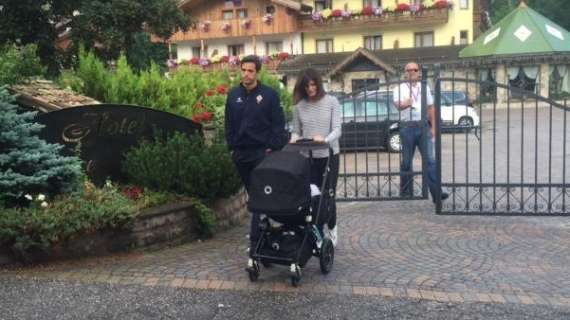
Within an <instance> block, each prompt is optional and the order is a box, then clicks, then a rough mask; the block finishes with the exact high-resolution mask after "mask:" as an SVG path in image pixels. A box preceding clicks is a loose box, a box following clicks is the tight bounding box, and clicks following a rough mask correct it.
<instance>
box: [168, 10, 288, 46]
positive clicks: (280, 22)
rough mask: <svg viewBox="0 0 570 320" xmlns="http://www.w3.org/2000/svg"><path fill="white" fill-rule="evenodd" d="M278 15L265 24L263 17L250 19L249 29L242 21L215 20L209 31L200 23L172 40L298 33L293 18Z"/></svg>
mask: <svg viewBox="0 0 570 320" xmlns="http://www.w3.org/2000/svg"><path fill="white" fill-rule="evenodd" d="M282 15H284V17H281V14H279V13H278V14H276V15H275V16H274V17H273V20H272V21H271V22H264V21H263V18H262V17H252V18H249V20H250V21H251V23H250V25H249V27H246V26H244V25H243V24H242V21H243V20H241V19H231V20H214V21H211V23H210V26H209V28H208V30H204V29H201V28H200V27H199V25H200V23H197V26H196V27H195V28H191V29H190V30H188V32H177V33H175V34H174V35H173V36H172V37H171V38H170V40H171V41H172V42H179V41H192V40H201V39H204V40H205V39H222V38H233V37H250V36H259V35H272V34H287V33H293V32H296V31H297V23H296V21H295V19H294V17H292V16H286V15H285V13H283V14H282ZM225 24H229V28H228V29H227V30H224V29H223V26H224V25H225Z"/></svg>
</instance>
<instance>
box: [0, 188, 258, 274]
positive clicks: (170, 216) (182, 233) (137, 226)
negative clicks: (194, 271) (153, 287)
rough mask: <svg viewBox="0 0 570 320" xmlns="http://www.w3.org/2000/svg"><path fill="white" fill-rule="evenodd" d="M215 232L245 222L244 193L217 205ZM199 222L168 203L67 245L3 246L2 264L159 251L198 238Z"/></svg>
mask: <svg viewBox="0 0 570 320" xmlns="http://www.w3.org/2000/svg"><path fill="white" fill-rule="evenodd" d="M213 211H214V215H215V217H216V220H217V221H218V224H217V226H216V230H215V231H216V232H219V231H223V230H225V229H228V228H229V227H232V226H235V225H238V224H240V223H242V222H243V221H244V220H245V219H246V218H247V217H248V216H249V213H248V211H247V207H246V194H245V191H243V190H241V191H240V192H238V193H237V194H235V195H234V196H231V197H229V198H227V199H220V200H218V201H216V202H215V203H214V206H213ZM197 225H198V223H197V220H196V214H195V209H194V206H193V205H192V204H191V203H175V204H167V205H163V206H160V207H157V208H151V209H147V210H144V211H143V212H141V213H140V214H139V215H138V216H137V217H136V218H135V220H134V221H133V222H132V223H131V224H130V225H128V226H126V227H124V228H122V229H113V230H98V231H95V232H92V233H89V234H81V235H78V236H77V237H75V238H73V239H70V240H69V241H67V242H66V243H64V244H61V245H56V246H53V247H50V248H48V249H44V250H41V249H35V250H29V251H25V252H21V251H14V250H11V249H10V248H6V247H0V265H8V264H14V263H18V262H24V263H38V262H46V261H53V260H58V259H69V258H78V257H85V256H102V255H108V254H111V253H115V252H125V251H129V250H132V249H140V248H145V249H151V250H156V249H160V248H164V247H168V246H172V245H177V244H182V243H186V242H189V241H193V240H195V239H197V238H198V229H197Z"/></svg>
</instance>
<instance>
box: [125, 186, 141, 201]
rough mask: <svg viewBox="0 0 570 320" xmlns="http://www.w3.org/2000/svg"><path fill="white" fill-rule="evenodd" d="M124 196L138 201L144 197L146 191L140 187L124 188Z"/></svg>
mask: <svg viewBox="0 0 570 320" xmlns="http://www.w3.org/2000/svg"><path fill="white" fill-rule="evenodd" d="M122 191H123V194H124V195H125V197H127V198H129V199H131V200H137V199H138V198H140V196H141V195H142V193H143V191H144V189H143V188H141V187H138V186H132V187H124V188H123V190H122Z"/></svg>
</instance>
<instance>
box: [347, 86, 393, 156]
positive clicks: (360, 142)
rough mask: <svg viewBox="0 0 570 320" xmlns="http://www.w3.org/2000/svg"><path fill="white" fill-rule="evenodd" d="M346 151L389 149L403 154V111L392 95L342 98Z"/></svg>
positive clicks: (375, 94)
mask: <svg viewBox="0 0 570 320" xmlns="http://www.w3.org/2000/svg"><path fill="white" fill-rule="evenodd" d="M340 102H341V106H342V136H341V138H340V148H341V149H342V150H359V149H370V148H385V149H387V150H389V151H391V152H399V151H400V149H401V145H400V134H399V126H398V120H399V112H398V110H397V109H396V106H395V105H394V102H393V99H392V94H391V93H389V92H372V93H368V94H367V96H366V97H365V96H364V95H362V94H361V95H358V96H355V97H344V99H341V101H340Z"/></svg>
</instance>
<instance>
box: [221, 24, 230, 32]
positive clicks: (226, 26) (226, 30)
mask: <svg viewBox="0 0 570 320" xmlns="http://www.w3.org/2000/svg"><path fill="white" fill-rule="evenodd" d="M221 29H222V31H223V32H229V31H230V30H231V29H232V25H231V24H230V23H229V22H224V23H222V26H221Z"/></svg>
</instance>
